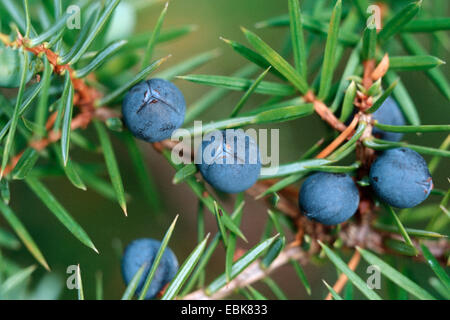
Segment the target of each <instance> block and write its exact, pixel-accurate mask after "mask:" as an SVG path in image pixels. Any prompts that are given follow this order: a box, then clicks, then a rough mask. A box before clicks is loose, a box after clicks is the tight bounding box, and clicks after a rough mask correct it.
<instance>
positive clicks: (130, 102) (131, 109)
mask: <svg viewBox="0 0 450 320" xmlns="http://www.w3.org/2000/svg"><path fill="white" fill-rule="evenodd" d="M185 112H186V102H185V101H184V97H183V94H182V93H181V91H180V90H179V89H178V88H177V87H176V86H175V85H174V84H172V83H171V82H169V81H166V80H163V79H151V80H148V81H143V82H140V83H138V84H137V85H135V86H134V87H133V88H131V89H130V91H129V92H128V93H127V94H126V96H125V98H124V100H123V104H122V113H123V119H124V122H125V125H126V126H127V128H128V129H129V130H130V131H131V133H132V134H133V135H134V136H135V137H136V138H139V139H142V140H145V141H147V142H157V141H162V140H164V139H167V138H170V136H171V135H172V132H173V131H175V130H176V129H178V128H179V127H180V126H181V125H182V124H183V121H184V114H185Z"/></svg>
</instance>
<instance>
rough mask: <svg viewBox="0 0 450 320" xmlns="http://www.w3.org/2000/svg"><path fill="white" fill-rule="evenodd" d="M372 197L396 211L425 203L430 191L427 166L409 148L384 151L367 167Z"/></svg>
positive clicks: (430, 181)
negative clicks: (373, 194) (374, 196)
mask: <svg viewBox="0 0 450 320" xmlns="http://www.w3.org/2000/svg"><path fill="white" fill-rule="evenodd" d="M369 178H370V184H371V186H372V189H373V191H375V194H376V195H377V196H378V197H379V198H380V199H381V200H382V201H384V202H386V203H387V204H389V205H391V206H394V207H397V208H411V207H414V206H417V205H418V204H419V203H421V202H422V201H424V200H425V199H426V198H427V197H428V195H429V194H430V192H431V189H433V181H432V179H431V175H430V172H429V171H428V167H427V163H426V162H425V160H424V159H423V158H422V156H421V155H420V154H418V153H417V152H415V151H413V150H411V149H408V148H396V149H390V150H386V151H384V152H383V153H382V154H381V155H380V156H379V157H378V158H377V159H376V160H375V162H374V163H373V164H372V166H371V168H370V174H369Z"/></svg>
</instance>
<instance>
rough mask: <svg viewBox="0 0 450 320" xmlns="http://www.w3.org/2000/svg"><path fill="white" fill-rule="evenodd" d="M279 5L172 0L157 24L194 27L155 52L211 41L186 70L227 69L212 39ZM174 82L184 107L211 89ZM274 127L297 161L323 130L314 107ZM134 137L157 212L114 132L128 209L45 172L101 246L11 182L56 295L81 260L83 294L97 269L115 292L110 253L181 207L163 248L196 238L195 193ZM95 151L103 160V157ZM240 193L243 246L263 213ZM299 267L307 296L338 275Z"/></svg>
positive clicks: (285, 274) (221, 110)
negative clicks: (81, 237) (203, 56)
mask: <svg viewBox="0 0 450 320" xmlns="http://www.w3.org/2000/svg"><path fill="white" fill-rule="evenodd" d="M330 2H331V1H330ZM162 7H163V4H162V3H161V4H157V5H154V6H152V7H151V8H148V9H144V10H140V11H139V12H138V20H137V26H136V32H144V31H147V30H149V29H152V28H153V26H154V24H155V22H156V19H157V17H158V15H159V13H160V11H161V9H162ZM286 12H287V1H282V0H172V1H171V2H170V6H169V11H168V14H167V17H166V20H165V22H164V27H163V28H170V27H176V26H181V25H185V24H195V25H197V27H198V28H197V30H196V31H195V32H193V33H192V34H190V35H188V36H186V37H184V38H182V39H181V40H178V41H175V42H170V43H167V44H164V45H162V46H159V47H158V49H157V51H156V56H157V57H162V56H165V55H166V54H168V53H171V54H172V55H173V57H172V58H171V59H170V60H169V62H168V63H167V66H171V65H174V64H176V63H177V62H181V61H183V60H184V59H186V58H188V57H191V56H193V55H195V54H198V53H201V52H205V51H208V50H211V49H214V48H219V49H220V50H221V56H220V57H218V58H217V59H215V60H213V61H212V62H210V63H208V64H207V65H205V66H204V67H201V68H200V69H198V70H196V71H195V72H194V73H201V74H220V75H229V74H231V73H232V72H234V71H235V70H237V69H238V68H240V67H241V66H243V65H244V64H245V61H244V59H243V58H241V57H240V56H239V55H238V54H236V53H234V52H233V51H232V50H231V49H230V48H229V47H228V46H227V45H226V44H224V43H223V42H222V41H220V40H219V37H220V36H224V37H226V38H229V39H233V40H237V41H240V42H243V43H245V39H244V37H243V35H242V33H241V31H240V26H245V27H248V28H253V26H254V24H255V23H256V22H258V21H261V20H264V19H267V18H269V17H273V16H276V15H280V14H284V13H286ZM258 34H259V35H260V36H261V37H262V38H263V39H264V40H266V41H267V42H268V43H270V44H271V45H272V46H273V47H274V48H278V49H280V48H281V47H282V46H283V44H284V42H285V39H286V34H287V29H286V28H277V29H263V30H260V31H258ZM317 55H322V52H321V51H320V50H314V51H313V52H312V56H317ZM440 58H442V59H443V60H448V58H449V57H448V55H447V56H440ZM343 61H345V59H344V60H343ZM343 66H345V64H344V65H342V66H339V68H340V70H341V69H342V67H343ZM443 69H444V71H445V73H446V74H447V75H448V74H449V72H448V71H449V67H448V65H446V66H443ZM402 79H403V81H404V82H405V84H406V85H407V88H408V90H409V92H410V94H411V96H412V97H413V99H414V101H415V103H416V105H417V106H418V108H419V112H420V116H421V119H422V122H423V123H424V124H439V123H450V112H449V111H448V110H449V103H448V101H446V100H445V99H444V98H443V97H442V96H441V95H440V94H439V93H438V91H437V90H436V89H435V88H434V87H433V86H432V84H431V83H430V82H429V81H428V79H427V78H426V77H425V76H424V74H423V73H416V72H411V73H407V74H406V73H403V74H402ZM176 84H177V86H179V87H180V89H181V90H182V91H183V93H184V94H185V97H186V100H187V103H188V106H189V105H190V104H191V103H192V102H194V101H195V100H197V99H198V98H200V97H201V95H202V94H204V93H205V92H207V90H208V89H209V88H207V87H205V86H200V85H196V84H192V83H187V82H184V81H180V80H177V81H176ZM240 95H241V93H232V94H230V95H228V96H227V97H226V98H225V99H223V100H222V101H221V103H220V104H218V105H217V106H215V107H214V108H213V109H212V110H210V111H208V112H207V113H206V114H205V115H204V116H203V117H202V120H212V119H220V118H221V117H224V116H227V115H228V114H229V112H230V111H231V109H232V108H233V106H234V104H235V103H236V102H237V101H238V100H239V98H240ZM263 99H264V97H261V96H255V97H254V98H252V99H251V101H250V102H249V103H248V104H247V105H246V108H252V107H254V106H256V105H257V104H258V103H261V102H262V101H264V100H263ZM277 128H280V152H281V155H280V161H281V162H288V161H293V160H295V159H296V158H298V157H299V155H301V154H302V153H303V152H304V151H305V150H306V149H307V148H308V147H309V146H311V145H312V144H313V143H314V142H316V141H317V140H318V139H319V138H321V137H322V136H323V135H324V134H325V133H326V132H327V131H326V126H325V125H324V124H323V123H322V121H321V120H320V119H319V118H318V117H317V116H311V117H308V118H304V119H300V120H296V121H291V122H288V123H284V124H282V125H281V126H277ZM445 136H446V135H445V134H436V133H430V134H425V135H413V134H409V135H407V136H406V137H405V140H407V141H410V142H411V143H415V144H420V145H428V146H432V147H438V146H439V145H440V143H441V142H442V140H443V139H444V138H445ZM140 146H141V148H142V151H143V152H144V153H145V155H146V159H147V164H148V166H149V168H150V170H151V172H152V173H153V174H154V177H155V181H156V184H157V186H158V189H159V190H160V193H161V195H162V197H163V201H164V204H165V210H164V212H163V213H161V214H159V215H158V214H156V213H155V212H152V211H151V210H149V209H148V205H147V202H146V201H145V199H144V198H143V195H142V192H141V191H140V188H139V184H138V182H137V180H136V177H135V173H134V170H133V169H132V167H131V165H130V160H129V158H128V156H127V154H126V152H124V151H125V149H124V148H123V145H122V144H121V143H120V140H118V139H115V147H116V154H117V155H118V156H119V165H120V169H121V173H122V176H123V179H124V186H125V189H126V192H127V193H128V194H129V195H130V197H131V198H130V201H129V209H128V212H129V216H128V217H127V218H125V217H124V215H123V213H122V211H121V209H120V208H119V206H118V205H117V204H116V203H113V202H111V201H108V200H105V199H104V198H102V197H101V196H99V195H98V194H96V193H93V192H90V191H87V192H82V191H79V190H77V189H75V188H73V187H72V186H71V185H70V184H69V183H67V182H66V181H65V180H64V179H63V178H61V179H60V178H55V179H47V180H46V181H45V183H46V185H48V186H49V188H50V189H51V190H52V191H53V192H54V194H55V195H56V197H57V198H58V199H60V200H61V202H62V204H63V205H64V206H65V207H66V208H67V209H68V211H69V212H71V214H72V215H73V216H74V218H75V219H76V220H77V221H78V222H79V223H80V224H81V225H82V226H83V227H84V228H85V230H86V231H87V233H88V234H89V235H90V236H91V238H92V240H93V241H94V243H95V245H96V246H97V248H98V249H99V251H100V254H99V255H97V254H95V253H94V252H93V251H91V250H89V249H88V248H86V247H84V246H83V245H82V244H81V243H80V242H78V241H77V240H76V239H75V238H74V237H73V236H72V235H71V234H70V233H69V232H67V231H66V229H64V228H63V227H61V225H60V223H59V222H58V221H57V220H56V219H55V218H54V217H53V215H52V214H51V213H50V212H49V211H48V210H47V209H46V208H45V207H44V206H43V205H42V203H41V202H40V201H39V200H38V199H37V198H36V197H35V196H34V195H33V194H32V193H31V192H30V191H29V190H28V189H27V188H26V187H25V186H24V185H23V184H21V183H14V184H12V190H11V192H12V204H13V208H14V209H15V211H16V212H17V214H18V215H19V217H20V218H21V220H22V221H23V223H24V224H25V225H26V226H27V228H28V230H29V231H30V233H31V235H32V236H33V237H34V238H35V240H36V242H37V244H38V245H39V247H40V248H41V249H42V250H43V253H44V255H45V256H46V258H47V261H48V262H49V264H50V266H51V267H52V272H53V273H54V274H57V275H58V277H59V279H60V281H61V286H62V288H63V289H62V292H61V297H62V298H67V299H72V298H76V291H75V290H74V291H70V290H68V289H66V288H65V279H66V274H65V272H66V268H67V267H68V266H69V265H73V264H78V263H79V264H80V265H81V270H82V278H83V282H84V287H85V294H86V295H87V297H88V298H93V297H94V295H95V288H94V284H95V276H96V273H98V272H101V273H102V274H103V279H104V285H105V288H104V292H105V298H107V299H117V298H120V296H121V294H122V292H123V290H124V289H125V286H124V284H123V282H122V278H121V274H120V261H119V259H120V258H119V256H118V254H117V252H119V251H120V250H121V249H120V247H121V246H125V245H126V244H127V243H129V242H130V241H131V240H133V239H135V238H139V237H152V238H156V239H161V238H162V236H163V235H164V232H165V230H166V229H167V227H168V226H169V224H170V222H171V221H172V220H173V218H174V217H175V215H176V214H180V219H179V221H178V224H177V226H176V229H175V233H174V236H173V237H172V239H171V242H170V247H171V248H172V249H173V251H174V252H175V253H176V255H177V256H178V259H179V260H180V261H183V260H184V259H185V258H186V257H187V255H188V254H189V252H190V251H191V250H192V249H193V248H194V246H195V245H196V242H197V236H196V210H197V201H196V198H195V197H194V195H193V193H192V192H191V191H190V189H189V188H187V187H186V186H184V185H177V186H174V185H172V183H171V180H172V177H173V174H174V170H173V169H172V168H171V167H170V166H169V165H168V164H167V163H166V161H165V160H164V159H163V158H162V157H161V156H160V155H159V154H157V153H156V152H155V151H154V150H153V149H152V148H151V147H150V146H149V145H147V144H145V143H140ZM74 157H77V155H74ZM93 160H96V161H103V159H102V158H101V156H99V157H97V158H95V159H93ZM449 169H450V166H449V162H448V160H446V159H444V160H443V163H442V165H441V166H440V168H439V170H438V171H437V172H436V174H435V176H434V181H435V185H437V186H438V187H440V188H448V181H447V178H448V177H449ZM105 177H106V176H105ZM224 200H225V203H227V208H231V206H232V201H229V200H230V199H224ZM433 200H434V199H433V196H431V197H430V199H429V200H427V201H433ZM246 202H247V205H246V206H245V209H244V219H243V222H242V225H243V232H244V233H245V234H246V236H247V238H248V239H249V243H248V244H245V243H243V242H239V244H238V245H239V246H241V247H243V248H249V247H250V246H252V245H253V244H254V243H256V241H258V240H259V237H260V235H261V233H262V230H263V226H264V222H265V221H266V218H267V214H266V206H265V205H264V203H263V201H259V202H255V201H254V200H252V199H250V198H248V197H247V198H246ZM205 216H206V218H207V230H208V231H210V232H212V233H215V232H216V227H215V221H214V220H213V219H212V217H211V215H210V214H209V213H208V212H205ZM0 222H1V224H2V225H4V221H3V220H0ZM4 254H5V256H7V257H8V258H11V259H13V260H16V261H18V262H19V263H20V264H21V265H23V266H26V265H29V264H31V263H34V262H33V259H32V257H31V256H30V255H29V253H28V252H27V251H26V250H25V249H24V248H22V249H21V250H19V251H17V252H13V251H8V252H5V253H4ZM223 256H224V254H223V249H222V248H220V249H219V250H218V251H217V253H216V254H215V255H214V256H213V259H212V261H211V263H210V266H209V268H208V269H207V270H209V271H208V274H207V278H208V279H211V278H212V277H214V276H216V275H218V274H219V273H221V272H223V270H224V258H223ZM305 270H306V273H307V276H308V278H309V280H310V282H311V284H312V288H313V294H312V297H313V298H322V297H324V295H325V294H326V292H327V290H326V288H325V287H324V286H323V284H322V282H321V281H320V279H322V278H324V279H326V280H327V281H328V282H329V283H330V284H332V283H334V281H335V279H336V273H335V271H334V268H333V267H332V266H330V265H329V264H327V265H325V266H323V267H320V268H319V267H318V266H317V265H309V266H307V267H306V268H305ZM358 270H360V272H361V274H362V273H363V272H364V271H365V266H364V265H361V266H360V267H359V269H358ZM422 270H423V266H418V268H417V274H418V275H420V272H421V271H422ZM44 274H45V271H44V270H43V269H42V268H39V269H38V270H37V271H36V272H35V274H34V277H33V281H34V282H37V280H38V279H39V278H40V277H41V276H43V275H44ZM274 279H276V280H277V281H279V284H280V285H281V287H282V288H283V289H285V292H286V293H287V295H288V296H289V297H290V298H293V299H300V298H307V297H308V296H307V295H306V292H305V290H304V288H303V287H302V285H301V283H300V282H299V280H298V278H296V276H295V274H294V271H293V270H292V268H290V267H287V268H281V269H280V270H278V271H277V272H276V273H275V274H274ZM424 281H425V280H424ZM256 287H257V288H262V292H264V293H266V294H268V293H267V291H266V290H265V289H264V288H263V287H261V286H259V285H257V286H256ZM268 296H270V294H268Z"/></svg>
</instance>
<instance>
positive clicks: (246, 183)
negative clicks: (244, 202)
mask: <svg viewBox="0 0 450 320" xmlns="http://www.w3.org/2000/svg"><path fill="white" fill-rule="evenodd" d="M197 159H200V161H201V163H199V164H198V168H199V170H200V173H201V174H202V176H203V178H204V179H205V180H206V181H207V182H208V183H209V184H210V185H212V186H213V187H214V188H216V189H218V190H220V191H222V192H226V193H238V192H242V191H245V190H247V189H248V188H250V187H251V186H253V185H254V184H255V182H256V181H257V180H258V177H259V173H260V171H261V161H260V156H259V150H258V146H257V145H256V142H255V140H253V138H251V137H250V136H249V135H247V134H245V133H244V131H243V130H241V129H239V130H226V131H214V132H213V133H210V134H208V135H206V136H205V138H204V139H203V141H202V144H201V146H200V148H199V151H198V154H197Z"/></svg>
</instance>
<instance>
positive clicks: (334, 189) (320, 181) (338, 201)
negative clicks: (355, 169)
mask: <svg viewBox="0 0 450 320" xmlns="http://www.w3.org/2000/svg"><path fill="white" fill-rule="evenodd" d="M298 201H299V206H300V210H301V211H302V213H303V214H304V215H306V216H307V217H308V218H309V219H312V220H315V221H318V222H320V223H322V224H325V225H336V224H339V223H342V222H344V221H346V220H348V219H350V218H351V217H352V216H353V215H354V214H355V212H356V210H357V209H358V205H359V192H358V188H357V187H356V185H355V183H354V181H353V180H352V178H351V177H350V176H349V175H347V174H344V173H327V172H317V173H314V174H312V175H311V176H309V177H308V178H307V179H306V180H305V182H304V183H303V185H302V186H301V189H300V193H299V198H298Z"/></svg>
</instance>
